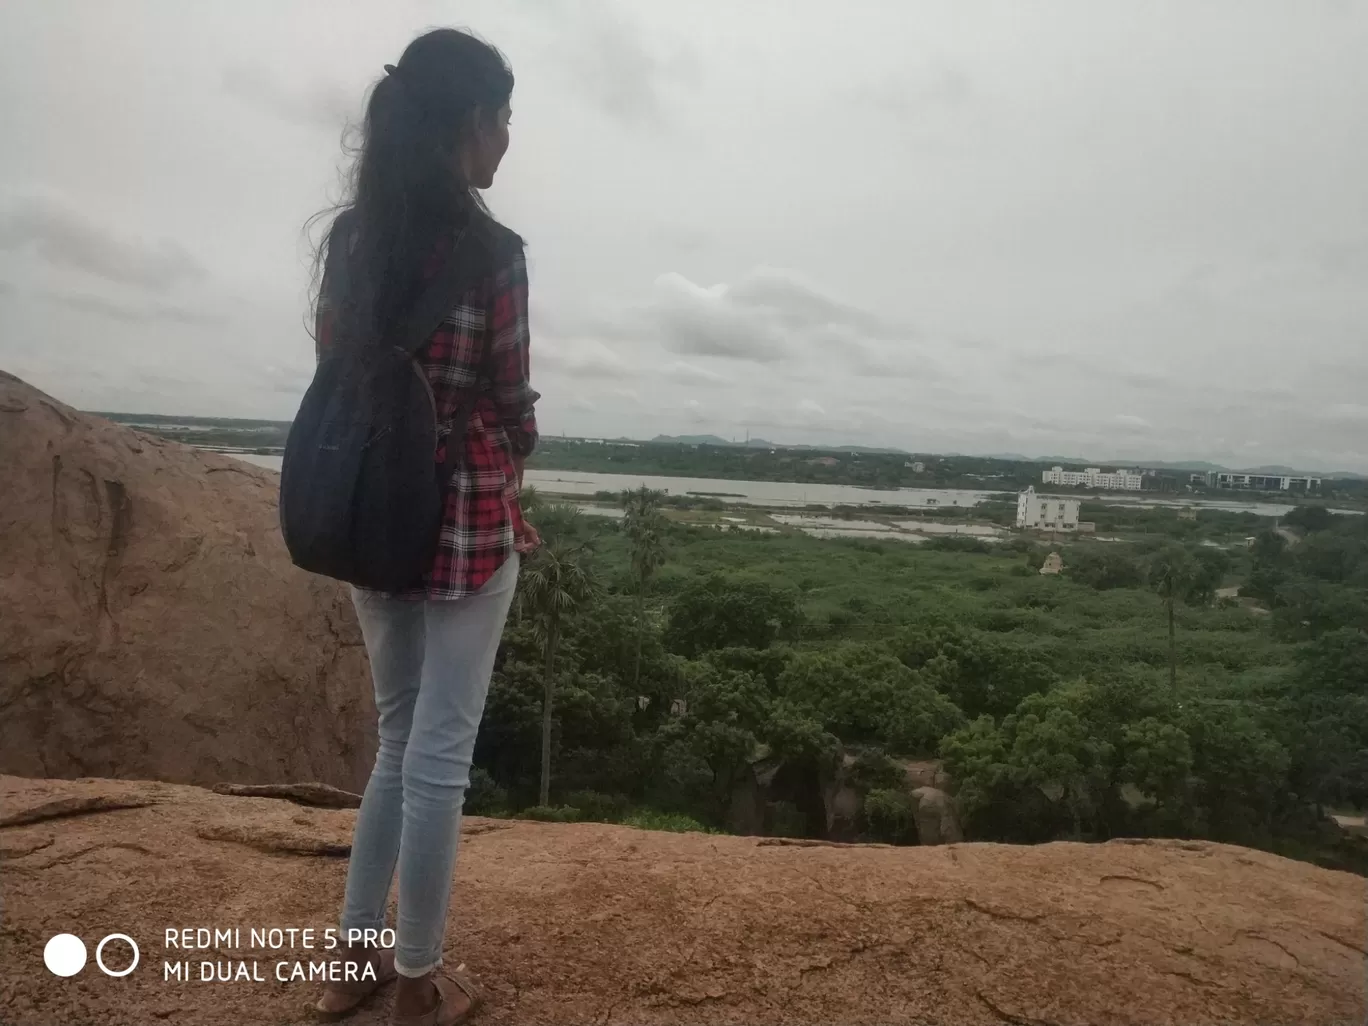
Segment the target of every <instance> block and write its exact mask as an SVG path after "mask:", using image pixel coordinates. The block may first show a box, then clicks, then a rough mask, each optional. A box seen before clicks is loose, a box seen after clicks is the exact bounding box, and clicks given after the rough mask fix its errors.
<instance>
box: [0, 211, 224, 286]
mask: <svg viewBox="0 0 1368 1026" xmlns="http://www.w3.org/2000/svg"><path fill="white" fill-rule="evenodd" d="M0 249H7V250H15V251H18V250H24V249H31V250H33V251H35V252H36V253H38V254H39V255H40V256H41V257H42V258H43V259H44V260H46V261H47V262H48V263H50V264H53V265H55V266H57V267H60V268H69V269H75V270H79V271H84V272H85V273H87V274H92V275H95V276H96V277H99V278H104V279H106V280H107V281H112V282H116V283H118V284H120V285H136V286H139V287H141V288H145V289H150V290H152V291H155V292H164V291H167V290H169V289H171V288H173V287H175V286H177V285H180V284H182V283H186V282H194V281H198V280H201V279H203V278H205V277H207V274H208V272H207V271H206V270H205V268H204V266H203V265H202V264H201V263H200V262H199V261H198V260H197V259H196V258H195V257H194V255H193V254H191V253H190V251H189V250H187V249H186V248H185V247H184V246H182V245H181V244H180V243H178V242H175V241H173V240H171V239H157V240H148V239H141V238H135V237H132V236H128V235H121V234H120V233H119V232H117V231H115V230H113V229H111V228H109V227H107V226H105V225H103V224H100V223H98V222H97V221H95V220H92V219H91V218H88V217H86V216H85V215H83V214H80V213H78V212H77V211H75V210H73V209H70V208H68V207H66V206H65V205H64V204H62V203H61V202H59V201H57V200H55V199H54V198H52V197H47V196H28V197H20V198H15V199H13V200H12V201H11V202H10V203H9V204H8V209H6V210H4V211H3V212H0Z"/></svg>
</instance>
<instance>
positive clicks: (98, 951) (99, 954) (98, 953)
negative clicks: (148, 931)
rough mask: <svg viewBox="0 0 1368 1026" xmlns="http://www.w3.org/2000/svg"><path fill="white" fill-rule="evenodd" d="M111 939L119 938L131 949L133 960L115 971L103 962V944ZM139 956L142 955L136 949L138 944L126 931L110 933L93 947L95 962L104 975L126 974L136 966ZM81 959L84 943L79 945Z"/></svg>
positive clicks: (83, 955)
mask: <svg viewBox="0 0 1368 1026" xmlns="http://www.w3.org/2000/svg"><path fill="white" fill-rule="evenodd" d="M112 940H121V941H123V942H124V943H125V944H127V945H128V946H129V947H130V948H132V949H133V961H131V962H129V963H128V968H127V969H119V970H117V971H115V970H113V969H110V968H109V967H108V966H106V965H105V964H104V946H105V945H106V944H108V943H109V942H110V941H112ZM140 957H142V952H140V951H139V950H138V945H137V944H136V943H134V941H133V938H132V937H130V936H129V935H128V934H126V933H111V934H110V935H109V936H108V937H106V938H105V939H104V940H102V941H100V943H99V945H98V946H97V947H96V948H95V964H96V965H98V966H99V967H100V972H102V973H104V974H105V975H106V976H127V975H128V974H129V973H131V972H132V971H133V970H134V969H136V968H138V959H139V958H140ZM81 961H82V962H84V961H85V946H84V945H82V946H81Z"/></svg>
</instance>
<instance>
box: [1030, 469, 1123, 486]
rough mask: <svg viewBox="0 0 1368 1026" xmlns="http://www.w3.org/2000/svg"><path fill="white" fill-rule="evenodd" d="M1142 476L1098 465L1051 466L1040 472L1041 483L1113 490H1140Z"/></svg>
mask: <svg viewBox="0 0 1368 1026" xmlns="http://www.w3.org/2000/svg"><path fill="white" fill-rule="evenodd" d="M1141 480H1142V478H1141V476H1140V475H1139V474H1137V473H1136V472H1135V471H1133V470H1120V469H1118V470H1116V471H1114V472H1112V473H1107V472H1105V471H1102V470H1100V469H1098V468H1097V467H1089V468H1088V469H1087V470H1065V469H1064V468H1063V467H1051V468H1050V469H1049V470H1042V471H1041V472H1040V483H1041V484H1052V485H1082V486H1083V487H1084V488H1103V489H1106V490H1107V491H1112V492H1138V491H1139V490H1140V482H1141Z"/></svg>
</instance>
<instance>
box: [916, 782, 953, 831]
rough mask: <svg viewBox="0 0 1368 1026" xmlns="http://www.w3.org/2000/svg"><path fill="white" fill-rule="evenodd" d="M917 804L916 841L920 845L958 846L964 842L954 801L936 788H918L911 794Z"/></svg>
mask: <svg viewBox="0 0 1368 1026" xmlns="http://www.w3.org/2000/svg"><path fill="white" fill-rule="evenodd" d="M912 800H913V801H915V802H916V803H917V809H916V812H915V813H914V816H915V818H916V821H917V840H918V841H919V842H920V843H921V844H959V843H960V842H961V841H963V840H964V831H963V830H962V829H961V828H960V822H959V814H958V813H957V812H956V810H955V800H954V799H953V798H951V797H950V796H949V795H948V794H946V793H945V792H944V791H942V790H941V789H940V788H938V787H919V788H917V789H916V790H915V791H913V792H912Z"/></svg>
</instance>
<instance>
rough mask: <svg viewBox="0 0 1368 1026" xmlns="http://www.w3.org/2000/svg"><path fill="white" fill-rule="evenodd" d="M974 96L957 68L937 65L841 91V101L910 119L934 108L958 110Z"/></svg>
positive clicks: (967, 78) (968, 80)
mask: <svg viewBox="0 0 1368 1026" xmlns="http://www.w3.org/2000/svg"><path fill="white" fill-rule="evenodd" d="M976 95H977V89H976V88H975V85H974V82H973V79H972V78H970V76H969V73H968V72H967V71H965V69H963V68H961V67H959V66H958V65H954V64H949V63H945V62H940V63H937V64H934V65H931V66H928V67H925V68H923V69H921V70H920V71H919V72H917V71H914V72H910V73H905V74H903V75H900V76H898V77H896V78H886V79H883V80H881V81H876V82H869V83H865V84H863V85H856V86H852V87H850V88H847V89H845V90H843V91H842V93H841V96H842V98H843V99H845V100H847V101H849V102H851V103H854V104H859V105H864V106H868V107H870V108H872V109H874V110H877V111H882V112H884V113H886V114H891V115H893V116H894V117H896V118H898V119H900V120H907V119H911V118H913V117H915V116H917V115H922V114H925V113H926V112H927V111H928V110H930V109H934V108H950V109H954V108H960V107H963V106H965V105H967V104H968V103H969V102H971V101H972V100H973V99H975V97H976Z"/></svg>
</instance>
